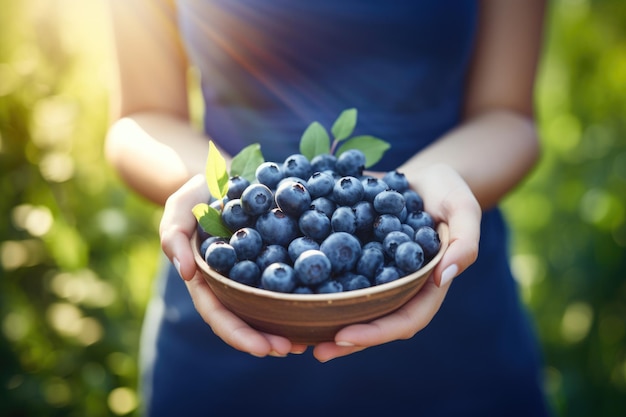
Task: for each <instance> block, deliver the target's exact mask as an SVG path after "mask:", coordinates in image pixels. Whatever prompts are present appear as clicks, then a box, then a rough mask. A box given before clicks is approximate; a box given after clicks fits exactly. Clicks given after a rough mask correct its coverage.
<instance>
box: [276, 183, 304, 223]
mask: <svg viewBox="0 0 626 417" xmlns="http://www.w3.org/2000/svg"><path fill="white" fill-rule="evenodd" d="M274 198H275V199H276V204H277V205H278V208H280V209H281V210H282V211H283V213H285V214H287V215H288V216H292V217H296V218H297V217H299V216H300V215H301V214H302V213H303V212H304V211H305V210H307V209H309V206H310V205H311V195H310V194H309V190H307V188H306V187H305V186H304V185H302V184H300V183H299V182H284V183H282V184H281V185H280V186H279V187H278V189H277V190H276V193H275V194H274Z"/></svg>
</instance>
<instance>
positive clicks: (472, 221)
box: [433, 189, 482, 286]
mask: <svg viewBox="0 0 626 417" xmlns="http://www.w3.org/2000/svg"><path fill="white" fill-rule="evenodd" d="M442 216H443V218H444V219H445V221H446V222H447V224H448V233H449V235H448V238H449V242H448V248H447V249H446V252H445V253H444V255H443V257H442V259H441V261H440V262H439V264H438V265H437V266H436V267H435V269H434V271H433V278H434V282H435V284H436V285H438V286H442V285H446V284H448V283H449V282H450V281H451V280H452V279H453V278H455V277H456V276H458V275H459V274H460V273H461V272H463V271H464V270H465V269H466V268H467V267H469V266H470V265H471V264H473V263H474V262H475V261H476V258H477V257H478V245H479V242H480V223H481V217H482V212H481V209H480V206H479V205H478V202H477V201H476V199H475V198H474V196H473V195H472V194H471V193H470V192H469V190H465V189H464V190H461V191H460V192H458V193H456V194H455V197H454V199H449V200H446V201H445V202H444V204H443V209H442Z"/></svg>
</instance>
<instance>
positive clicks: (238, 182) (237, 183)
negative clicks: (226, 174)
mask: <svg viewBox="0 0 626 417" xmlns="http://www.w3.org/2000/svg"><path fill="white" fill-rule="evenodd" d="M249 185H250V181H248V180H247V179H245V178H244V177H240V176H239V175H235V176H232V177H230V178H229V179H228V191H227V193H226V196H227V197H228V198H229V199H231V200H232V199H234V198H240V197H241V193H243V190H245V189H246V188H247V187H248V186H249Z"/></svg>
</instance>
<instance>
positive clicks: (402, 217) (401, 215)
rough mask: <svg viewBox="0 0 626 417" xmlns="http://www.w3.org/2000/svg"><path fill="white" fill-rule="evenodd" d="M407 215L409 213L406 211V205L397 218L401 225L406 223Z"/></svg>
mask: <svg viewBox="0 0 626 417" xmlns="http://www.w3.org/2000/svg"><path fill="white" fill-rule="evenodd" d="M408 215H409V211H408V210H407V209H406V205H405V206H404V207H402V210H401V211H400V213H399V214H398V218H399V219H400V221H401V222H402V223H404V222H405V221H406V218H407V216H408Z"/></svg>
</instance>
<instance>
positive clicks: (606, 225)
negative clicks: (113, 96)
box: [0, 0, 626, 416]
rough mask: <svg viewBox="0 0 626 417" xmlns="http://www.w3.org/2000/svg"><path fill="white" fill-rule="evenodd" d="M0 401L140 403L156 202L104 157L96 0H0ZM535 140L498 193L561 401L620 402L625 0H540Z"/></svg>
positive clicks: (86, 408) (103, 56) (116, 406)
mask: <svg viewBox="0 0 626 417" xmlns="http://www.w3.org/2000/svg"><path fill="white" fill-rule="evenodd" d="M0 10H2V13H0V174H1V175H0V195H1V197H0V213H1V214H2V218H3V219H5V221H3V222H0V274H1V275H0V387H1V388H0V415H2V416H109V415H133V414H136V410H137V407H138V402H139V401H140V399H139V398H138V396H137V390H136V386H137V347H138V339H139V331H140V326H141V319H142V316H143V311H144V308H145V306H146V303H147V300H148V297H149V295H150V291H151V283H152V279H153V276H154V274H155V273H156V271H157V268H158V264H159V261H160V259H161V254H160V250H159V244H158V238H157V234H156V229H157V225H158V221H159V216H160V208H158V207H155V206H153V205H151V204H149V203H147V202H145V201H143V200H141V199H139V198H137V197H135V196H134V195H132V194H130V193H129V192H128V191H127V190H126V188H125V187H124V186H123V185H122V184H121V182H120V181H119V180H118V179H117V178H116V177H115V175H113V173H112V171H111V169H110V167H108V166H107V164H106V163H105V161H104V158H103V155H102V153H103V151H102V143H103V140H104V136H105V132H106V128H107V115H108V113H107V112H108V111H107V108H108V96H107V88H106V86H107V83H108V82H109V81H108V80H109V78H110V71H111V68H110V66H109V65H108V62H109V61H110V56H111V55H110V53H111V52H110V50H109V44H108V42H107V28H106V26H105V22H106V20H105V19H104V18H103V17H102V16H103V14H104V9H103V8H102V5H101V3H100V2H98V1H88V2H77V1H72V0H45V1H43V0H26V1H21V2H14V1H11V0H0ZM548 23H549V24H548V30H547V33H546V47H545V51H544V52H545V53H544V59H543V61H542V64H541V71H540V77H539V84H538V89H537V100H538V101H537V104H538V122H539V126H540V131H541V138H542V143H543V148H544V151H543V157H542V160H541V162H540V164H539V165H538V166H537V168H536V170H535V171H534V172H533V173H532V174H531V176H530V177H529V178H528V179H527V181H525V182H524V183H523V184H521V186H520V187H519V188H518V189H516V190H515V191H514V192H513V193H512V194H511V195H510V196H509V197H507V199H506V200H505V201H504V202H503V208H504V210H505V214H506V216H507V217H508V218H509V220H510V222H511V226H512V229H513V233H512V254H511V256H512V265H513V270H514V273H515V275H516V278H517V279H518V281H519V283H520V288H521V290H522V294H523V296H524V300H525V301H526V302H527V304H528V306H529V309H530V312H531V313H532V314H533V316H534V317H535V319H536V322H537V330H538V333H539V335H540V337H541V340H542V343H543V348H544V352H545V358H546V388H547V390H548V392H549V394H550V398H551V400H552V401H553V404H554V407H555V410H556V411H557V414H558V415H560V416H590V415H594V416H618V415H619V416H621V415H626V279H625V278H626V256H625V255H626V253H625V252H626V250H625V249H626V221H625V220H626V219H625V216H626V4H625V3H622V2H620V1H619V0H604V1H600V0H598V1H584V0H568V1H565V0H561V1H554V2H552V3H551V4H550V9H549V15H548Z"/></svg>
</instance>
